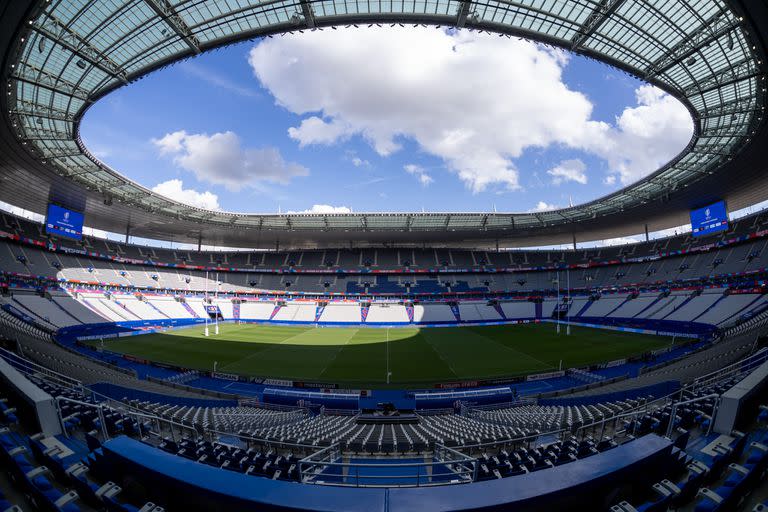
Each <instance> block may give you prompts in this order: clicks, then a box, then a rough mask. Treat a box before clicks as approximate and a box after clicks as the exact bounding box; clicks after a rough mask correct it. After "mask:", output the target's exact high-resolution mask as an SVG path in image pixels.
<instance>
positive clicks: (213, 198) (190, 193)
mask: <svg viewBox="0 0 768 512" xmlns="http://www.w3.org/2000/svg"><path fill="white" fill-rule="evenodd" d="M152 192H155V193H157V194H160V195H161V196H165V197H167V198H169V199H174V200H176V201H179V202H180V203H184V204H188V205H190V206H195V207H197V208H205V209H206V210H219V209H221V208H220V207H219V196H217V195H216V194H214V193H212V192H209V191H207V190H206V191H205V192H198V191H197V190H194V189H191V188H187V189H185V188H184V183H183V182H182V181H181V180H176V179H173V180H168V181H164V182H162V183H158V184H157V185H155V186H154V187H152Z"/></svg>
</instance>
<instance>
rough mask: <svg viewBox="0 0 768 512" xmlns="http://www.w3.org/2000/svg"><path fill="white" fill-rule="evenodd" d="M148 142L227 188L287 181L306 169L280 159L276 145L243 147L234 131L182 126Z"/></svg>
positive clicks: (203, 177)
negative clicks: (187, 129)
mask: <svg viewBox="0 0 768 512" xmlns="http://www.w3.org/2000/svg"><path fill="white" fill-rule="evenodd" d="M152 143H153V144H154V145H155V146H156V147H157V148H158V149H159V150H160V154H161V155H163V156H173V161H174V163H175V164H176V165H178V166H179V167H181V168H182V169H185V170H187V171H190V172H192V173H194V175H195V177H196V178H197V179H198V180H199V181H202V182H206V183H212V184H214V185H223V186H225V187H226V188H227V189H228V190H230V191H238V190H240V189H242V188H244V187H258V186H259V185H260V184H261V183H262V182H269V183H280V184H287V183H288V182H290V181H291V179H292V178H294V177H296V176H307V175H308V174H309V170H308V169H307V168H306V167H304V166H302V165H299V164H296V163H292V162H286V161H285V160H283V157H282V155H281V154H280V151H278V150H277V149H276V148H271V147H265V148H243V147H242V145H241V143H240V138H239V137H238V136H237V134H235V133H234V132H230V131H227V132H223V133H214V134H213V135H208V134H205V133H201V134H189V133H187V132H185V131H183V130H181V131H177V132H173V133H168V134H166V135H165V136H163V137H161V138H160V139H152Z"/></svg>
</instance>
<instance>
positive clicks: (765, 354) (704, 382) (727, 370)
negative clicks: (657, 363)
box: [691, 348, 768, 388]
mask: <svg viewBox="0 0 768 512" xmlns="http://www.w3.org/2000/svg"><path fill="white" fill-rule="evenodd" d="M766 360H768V349H767V348H763V349H760V350H759V351H758V352H756V353H754V354H751V355H749V356H747V357H745V358H743V359H740V360H739V361H736V362H735V363H731V364H729V365H727V366H724V367H722V368H719V369H717V370H715V371H713V372H710V373H707V374H705V375H701V376H699V377H696V378H695V379H694V380H693V382H692V383H691V385H692V386H694V387H697V388H698V387H704V386H708V385H711V384H712V383H714V382H717V381H718V380H721V379H722V378H725V377H728V376H731V375H736V374H739V373H742V372H744V371H748V369H747V368H745V367H750V368H753V367H755V366H759V365H760V364H762V363H764V362H765V361H766ZM753 365H754V366H753Z"/></svg>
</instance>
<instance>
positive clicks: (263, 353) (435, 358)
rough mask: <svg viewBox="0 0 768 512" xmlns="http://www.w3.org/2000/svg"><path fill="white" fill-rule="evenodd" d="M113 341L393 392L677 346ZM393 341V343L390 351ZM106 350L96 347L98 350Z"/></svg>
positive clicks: (540, 340)
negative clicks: (388, 385) (388, 384)
mask: <svg viewBox="0 0 768 512" xmlns="http://www.w3.org/2000/svg"><path fill="white" fill-rule="evenodd" d="M219 327H220V333H219V335H214V334H213V326H211V336H210V337H208V338H206V337H205V336H204V335H203V331H204V328H203V326H196V327H191V328H185V329H179V330H172V331H168V332H166V333H162V334H160V333H157V334H148V335H142V336H133V337H129V338H123V339H115V340H107V341H105V342H104V348H105V349H106V350H110V351H113V352H119V353H124V354H131V355H134V356H137V357H141V358H144V359H148V360H152V361H157V362H163V363H170V364H174V365H178V366H182V367H186V368H192V369H198V370H211V369H213V365H214V362H216V364H217V370H218V371H220V372H227V373H236V374H240V375H247V376H258V377H274V378H285V379H292V380H305V381H320V382H329V383H341V384H350V385H356V386H360V387H362V386H368V387H386V386H384V385H383V384H384V383H385V382H386V368H387V352H388V353H389V370H390V371H391V372H392V377H391V387H397V386H399V387H408V386H418V385H421V386H424V385H426V384H430V383H436V382H449V381H455V380H470V379H482V378H495V377H506V376H514V375H522V374H529V373H539V372H545V371H549V370H556V369H557V368H558V367H559V365H560V361H561V360H562V364H563V368H568V367H576V366H583V365H587V364H591V363H598V362H605V361H611V360H614V359H620V358H623V357H628V356H631V355H635V354H641V353H644V352H647V351H649V350H654V349H657V348H660V347H664V346H666V345H669V343H670V342H671V339H670V338H663V337H659V336H651V335H641V334H632V333H623V332H618V331H610V330H602V329H590V328H584V327H573V328H572V334H571V335H570V336H566V334H565V326H562V332H561V333H560V334H559V335H558V334H557V333H556V330H555V325H554V324H552V323H543V324H521V325H497V326H462V327H431V328H390V329H386V328H372V327H367V328H365V327H348V328H330V327H328V328H324V327H314V326H278V325H258V324H240V325H238V324H232V323H224V324H220V326H219ZM387 340H388V341H387ZM99 344H100V343H99V342H93V345H94V346H98V345H99Z"/></svg>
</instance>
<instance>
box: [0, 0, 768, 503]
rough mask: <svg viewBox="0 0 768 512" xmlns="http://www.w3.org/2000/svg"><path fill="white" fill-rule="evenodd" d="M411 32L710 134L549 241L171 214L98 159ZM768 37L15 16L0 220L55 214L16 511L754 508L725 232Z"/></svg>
mask: <svg viewBox="0 0 768 512" xmlns="http://www.w3.org/2000/svg"><path fill="white" fill-rule="evenodd" d="M390 23H402V24H405V23H411V24H427V25H443V26H449V27H456V28H459V29H465V30H483V31H489V32H496V33H499V34H501V35H509V36H521V37H525V38H529V39H533V40H536V41H540V42H543V43H545V44H550V45H554V46H558V47H561V48H565V49H567V50H569V51H573V52H576V53H580V54H583V55H586V56H588V57H592V58H595V59H598V60H600V61H603V62H606V63H608V64H610V65H612V66H615V67H617V68H619V69H622V70H624V71H626V72H627V73H630V74H632V75H634V76H636V77H638V78H640V79H642V80H645V81H647V82H649V83H652V84H654V85H656V86H658V87H660V88H661V89H663V90H664V91H666V92H668V93H669V94H671V95H673V96H674V97H676V98H677V99H678V100H680V101H681V102H682V103H683V104H684V105H685V106H686V107H687V108H688V110H689V112H690V114H691V116H692V118H693V120H694V128H695V129H694V135H693V137H692V139H691V141H690V142H689V144H688V146H687V147H686V148H685V149H684V150H683V151H682V152H681V153H680V154H679V155H677V157H675V158H674V159H673V160H672V161H671V162H669V163H668V164H667V165H665V166H664V167H663V168H661V169H659V170H658V171H656V172H654V173H652V174H651V175H649V176H647V177H646V178H644V179H642V180H640V181H639V182H637V183H635V184H632V185H630V186H628V187H626V188H624V189H622V190H620V191H618V192H615V193H613V194H611V195H608V196H606V197H602V198H600V199H597V200H595V201H591V202H589V203H585V204H581V205H577V206H573V207H570V208H566V209H561V210H555V211H551V212H542V213H496V212H494V213H490V212H488V213H461V212H455V213H355V214H286V215H268V214H241V213H228V212H219V211H207V210H202V209H198V208H193V207H190V206H187V205H183V204H180V203H177V202H175V201H173V200H171V199H168V198H165V197H162V196H159V195H157V194H154V193H152V192H151V191H149V190H147V189H146V188H144V187H143V186H142V185H141V184H138V183H134V182H132V181H131V180H129V179H127V178H126V177H125V176H123V175H121V174H120V173H119V172H118V171H116V170H113V169H110V168H109V167H108V166H107V165H105V164H104V163H103V162H100V161H99V160H98V159H97V158H96V157H95V156H94V155H92V154H91V153H89V152H88V149H87V148H86V147H84V145H83V143H82V141H81V140H80V138H79V123H80V121H81V119H82V118H83V115H84V114H85V112H86V111H87V109H88V108H89V107H90V106H91V105H92V104H93V103H94V102H96V101H99V100H100V99H101V98H103V97H105V96H106V95H108V94H109V93H110V92H111V91H113V90H115V89H117V88H119V87H125V86H128V87H129V86H130V84H131V83H132V82H134V81H136V80H138V79H140V78H141V77H143V76H145V75H147V74H148V73H151V72H152V71H154V70H157V69H159V68H161V67H163V66H167V65H171V64H173V63H174V62H178V61H180V60H182V59H185V58H190V57H194V56H195V55H198V54H200V53H202V52H205V51H208V50H211V49H214V48H217V47H221V46H223V45H227V44H232V43H235V42H238V41H243V40H247V39H254V38H258V37H264V36H269V35H275V34H279V33H284V32H289V31H304V30H321V29H323V28H326V27H331V26H339V27H355V26H357V25H360V24H390ZM767 30H768V6H766V5H765V4H764V3H758V2H747V1H737V0H733V1H727V2H725V1H718V0H699V1H693V0H653V1H647V0H643V1H640V0H599V1H598V0H589V1H587V0H584V1H579V2H576V1H574V2H564V1H554V0H553V1H532V0H531V1H520V2H509V1H504V2H490V3H479V2H474V1H453V0H451V1H445V0H438V1H435V2H405V1H403V2H374V3H371V2H360V1H350V2H336V1H328V2H319V1H311V0H307V1H304V0H301V1H298V2H293V1H287V0H278V1H270V2H259V3H256V2H248V1H246V0H237V1H224V0H182V1H174V2H171V1H168V0H126V1H118V0H99V1H87V0H81V1H73V0H47V1H37V2H29V1H10V0H0V54H2V55H3V62H2V68H1V69H2V71H1V73H2V83H3V88H4V89H3V90H4V92H5V93H4V94H2V95H0V98H1V99H0V104H1V105H0V106H1V107H2V109H1V111H2V122H0V200H2V201H5V202H7V203H10V204H11V205H13V206H17V207H20V208H23V209H26V210H28V211H31V212H35V213H38V214H41V215H43V214H45V215H46V222H45V224H38V223H34V222H30V221H28V220H24V219H21V218H18V217H15V216H13V215H10V214H5V213H2V214H0V341H1V342H2V345H3V347H5V348H2V349H0V381H1V382H2V383H3V386H2V387H1V388H0V398H2V400H0V424H2V428H0V460H2V462H3V465H4V467H5V468H6V469H7V471H8V474H9V477H10V479H9V480H8V481H7V482H6V481H5V480H0V510H5V509H9V510H19V509H18V508H12V507H13V505H12V504H15V505H21V507H22V508H23V509H24V510H26V509H40V510H66V511H75V510H92V509H94V510H96V509H98V510H125V511H131V510H142V511H155V512H158V511H159V510H163V509H165V510H366V511H367V510H381V511H406V510H416V509H419V510H510V509H513V510H542V509H566V508H579V509H597V510H605V509H611V510H616V511H620V510H621V511H631V510H667V509H670V508H672V509H677V508H681V507H683V508H686V507H687V508H690V509H693V508H696V510H752V509H753V507H755V508H754V510H761V509H760V508H759V507H761V506H763V507H764V506H765V505H760V502H761V501H762V500H764V499H765V496H766V484H765V476H766V468H768V448H766V441H767V440H768V437H766V423H767V422H768V412H767V411H768V410H767V409H766V406H765V398H764V397H765V388H766V385H768V348H766V347H764V344H765V338H764V335H765V332H766V328H767V326H768V294H767V293H766V291H768V289H767V288H766V286H765V283H766V278H768V265H767V264H766V259H767V258H768V228H767V227H766V226H767V225H768V216H766V214H764V213H758V214H754V215H751V216H748V217H744V218H742V219H739V220H734V221H732V222H729V219H728V218H727V215H726V212H725V210H724V205H725V204H727V206H728V208H729V209H730V210H732V211H733V210H737V209H740V208H744V207H748V206H751V205H753V204H756V203H758V202H761V201H763V200H765V199H766V198H768V188H767V187H766V184H767V181H766V180H767V178H766V176H768V173H766V172H764V171H766V162H767V161H768V158H766V157H768V155H767V154H766V152H768V144H766V137H767V136H768V135H767V134H768V131H766V123H765V101H766V60H765V57H766V55H765V50H766V45H765V37H766V31H767ZM723 202H724V203H723ZM718 205H721V206H722V207H723V209H722V211H719V210H718ZM689 215H691V216H690V217H689ZM689 218H691V219H694V220H692V222H698V223H699V225H697V226H695V227H694V231H693V233H691V234H688V233H686V234H681V235H675V236H672V237H668V238H663V239H659V240H653V241H651V240H646V241H645V242H643V243H637V244H630V245H626V246H621V247H602V248H595V249H582V250H576V249H575V246H576V244H577V243H578V242H586V241H593V240H602V239H607V238H614V237H618V236H625V235H632V234H637V233H648V232H649V231H657V230H660V229H665V228H669V227H676V226H679V225H682V224H685V223H687V222H688V219H689ZM699 218H701V219H702V220H700V221H699V220H696V219H699ZM83 221H84V222H85V224H86V225H87V226H90V227H92V228H96V229H102V230H106V231H110V232H113V233H119V234H125V236H126V241H127V238H128V237H129V236H136V237H144V238H149V239H154V240H161V241H164V240H172V241H175V242H183V243H192V244H199V245H203V244H205V245H214V244H216V245H225V246H230V247H241V248H245V249H252V250H244V251H229V252H206V251H194V250H191V251H188V250H169V249H158V248H156V247H148V246H139V245H133V244H128V243H117V242H112V241H107V240H103V239H98V238H92V237H83V236H82V228H83V226H82V222H83ZM561 243H565V244H573V245H574V250H558V251H525V250H522V251H512V250H500V247H501V248H511V247H515V246H518V245H533V244H538V245H548V244H561ZM334 329H337V330H334ZM391 332H394V333H395V334H394V335H392V334H391ZM237 333H244V334H240V336H242V337H241V338H238V334H237ZM328 333H330V334H328ZM358 333H360V334H359V336H360V338H359V339H356V338H355V336H358ZM403 333H405V334H403ZM563 361H565V364H563ZM392 365H396V366H395V367H394V368H393V366H392ZM393 369H394V370H395V371H393ZM633 505H634V506H633Z"/></svg>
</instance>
